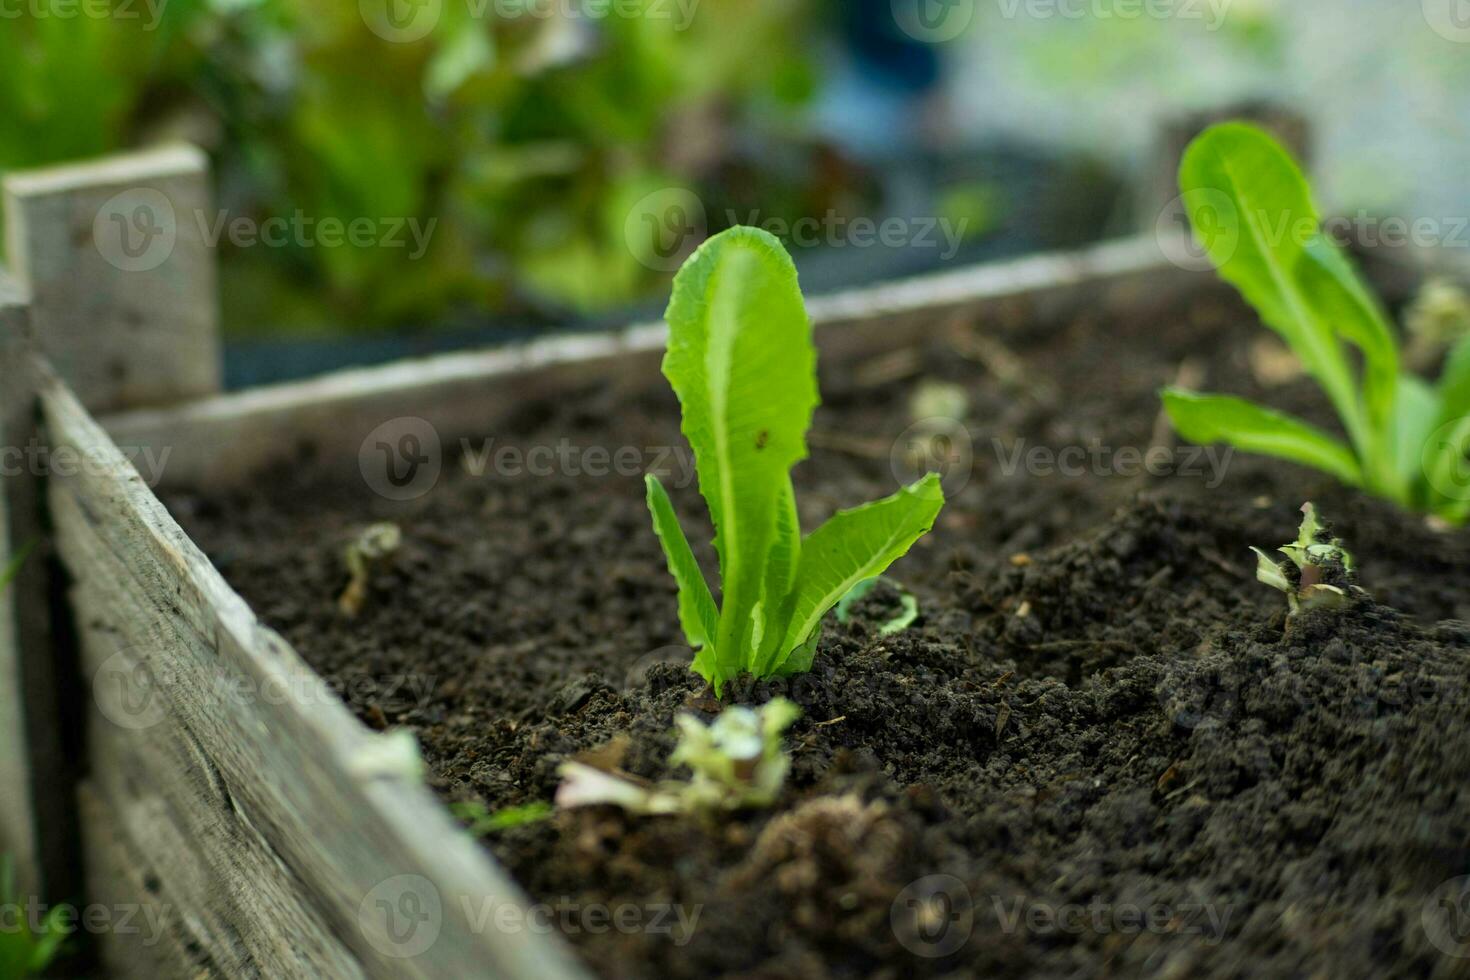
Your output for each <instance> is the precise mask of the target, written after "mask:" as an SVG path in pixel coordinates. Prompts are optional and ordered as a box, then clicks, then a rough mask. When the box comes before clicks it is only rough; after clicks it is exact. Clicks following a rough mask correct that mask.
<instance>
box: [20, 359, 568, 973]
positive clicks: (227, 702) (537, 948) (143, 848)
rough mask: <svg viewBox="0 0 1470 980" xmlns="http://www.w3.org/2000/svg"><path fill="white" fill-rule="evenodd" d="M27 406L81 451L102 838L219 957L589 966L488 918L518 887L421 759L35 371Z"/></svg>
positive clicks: (366, 964)
mask: <svg viewBox="0 0 1470 980" xmlns="http://www.w3.org/2000/svg"><path fill="white" fill-rule="evenodd" d="M39 370H40V371H41V373H42V374H43V375H44V373H45V370H44V367H42V368H40V369H39ZM41 400H42V405H43V408H44V413H45V419H46V423H47V427H48V431H49V432H50V435H51V438H52V441H53V443H54V445H55V446H56V447H58V448H61V447H65V448H67V449H69V450H70V451H71V452H73V453H74V454H75V455H76V457H77V458H78V459H80V460H84V461H85V463H84V465H79V466H77V467H75V468H73V469H70V470H69V471H68V472H67V473H66V474H64V475H62V474H57V475H55V476H53V478H52V480H51V483H50V487H49V495H50V500H51V505H52V511H53V514H54V515H55V521H56V530H57V540H58V546H59V548H60V551H61V555H62V557H63V560H64V561H65V563H66V566H67V567H68V568H69V569H70V571H71V573H72V575H73V577H74V579H75V583H76V584H75V586H74V588H73V592H72V596H73V602H74V608H75V611H76V617H77V620H78V623H79V624H80V626H81V629H82V636H83V646H84V649H85V651H86V653H85V655H86V658H87V662H88V664H89V666H91V667H93V668H94V671H95V672H94V674H93V690H94V697H95V699H96V704H97V710H98V712H99V713H100V714H101V716H102V718H101V719H100V721H99V723H97V724H96V725H94V727H93V744H92V754H93V758H94V762H97V763H99V764H102V765H104V766H105V768H107V769H108V770H109V772H108V773H107V774H106V776H105V777H103V775H102V774H101V773H99V778H98V780H97V782H96V784H95V788H96V790H97V792H98V794H99V795H100V798H101V799H102V800H103V802H104V804H105V805H106V806H107V807H109V808H116V809H119V810H120V811H121V812H120V815H119V816H120V818H119V819H116V820H115V821H114V823H115V827H114V828H113V831H112V833H113V835H114V837H117V838H120V839H121V841H122V845H118V844H117V842H116V841H114V842H113V843H112V844H111V845H107V846H110V847H111V848H112V851H114V852H115V851H116V850H117V847H118V846H125V847H126V848H128V849H129V856H128V857H127V860H128V861H129V862H130V865H131V866H134V867H135V868H142V869H144V870H146V871H147V873H148V874H150V875H153V876H155V877H156V878H157V885H158V889H157V890H158V891H159V894H161V895H169V896H173V898H174V900H176V901H177V904H178V907H179V908H180V909H182V910H184V913H185V914H186V916H188V918H187V921H186V922H185V928H186V930H187V933H188V941H189V942H191V943H194V944H197V945H198V946H199V947H200V948H201V949H202V950H203V951H204V952H205V953H206V954H207V960H208V962H209V963H210V964H212V965H213V968H216V969H220V970H222V971H224V973H225V974H227V975H231V976H266V977H316V976H323V975H326V976H338V975H341V976H348V977H351V976H355V975H358V973H359V972H360V974H361V975H364V976H369V977H392V978H411V977H422V978H438V977H456V978H474V977H502V978H526V980H532V978H535V980H547V978H549V980H556V978H562V977H567V978H570V977H579V976H581V972H580V970H579V969H578V968H577V966H576V965H575V963H574V962H573V961H572V960H571V958H570V956H569V954H568V953H567V952H566V950H565V949H564V947H563V945H562V944H561V942H560V941H559V940H557V939H556V938H554V937H550V936H546V935H541V934H538V933H533V932H529V931H527V930H525V929H505V930H502V929H497V928H496V927H495V920H494V918H493V916H491V917H489V918H484V919H482V918H481V916H482V914H483V913H484V912H485V911H486V910H487V909H491V910H493V908H495V907H496V906H497V905H500V904H504V903H513V904H518V905H519V904H524V901H525V900H524V897H523V895H522V894H521V892H520V891H519V890H518V889H517V888H516V887H515V886H514V884H512V883H511V882H510V881H509V880H508V879H507V878H506V877H505V876H504V875H503V874H502V873H501V872H500V871H499V870H498V869H496V868H495V867H494V866H493V864H492V862H491V861H490V860H489V858H488V857H487V856H486V854H485V853H484V851H483V850H482V849H481V848H480V847H479V845H478V844H476V843H475V842H474V841H473V840H471V839H470V838H468V837H467V836H466V835H465V834H464V833H463V832H462V831H460V830H459V829H458V827H457V826H456V825H455V823H454V822H453V821H452V819H451V818H450V817H449V815H448V813H447V812H446V811H445V810H444V808H443V807H442V806H441V805H440V804H439V803H438V802H437V801H436V800H435V799H434V798H433V796H432V795H431V794H430V793H429V791H428V790H427V789H426V788H425V787H424V786H423V785H422V783H421V781H420V778H419V776H418V774H417V772H415V771H413V766H412V763H414V762H416V761H417V759H416V756H414V757H411V758H405V757H404V755H403V753H401V752H398V751H396V749H395V746H396V745H397V744H398V743H397V742H396V741H395V740H392V739H390V737H389V736H385V735H380V734H377V733H374V732H370V731H369V730H368V729H366V728H365V727H363V726H362V725H361V724H359V723H358V722H357V721H356V720H355V719H354V718H353V717H352V716H351V715H350V714H349V712H348V711H347V709H346V707H345V706H344V705H343V704H342V703H341V702H340V701H339V700H338V699H337V697H336V696H335V695H334V694H333V693H332V692H331V691H329V690H328V688H327V686H326V685H325V683H324V682H323V681H322V680H321V679H320V678H319V677H317V676H316V675H315V674H313V673H312V672H311V671H310V670H309V669H308V668H307V667H306V665H305V664H304V663H303V662H302V661H301V659H300V658H299V656H298V655H297V654H296V653H295V652H294V651H293V650H292V649H291V648H290V647H289V646H288V645H287V644H286V642H285V641H284V640H282V639H281V638H280V637H279V636H278V635H277V634H275V633H273V632H272V631H270V630H268V629H266V628H265V627H264V626H262V625H261V624H260V623H259V622H257V621H256V619H255V617H254V615H253V614H252V613H251V612H250V610H249V608H248V607H247V606H246V605H245V602H244V601H243V600H242V599H240V598H239V596H237V595H236V594H235V593H234V592H232V591H231V590H230V589H229V587H228V586H227V585H226V584H225V582H224V581H223V580H222V579H221V578H220V576H219V575H218V573H217V572H216V571H215V570H214V569H213V568H212V567H211V566H210V565H209V563H208V562H207V561H206V560H205V558H204V556H203V555H202V554H201V553H200V552H199V551H198V549H197V548H196V547H195V546H194V545H193V544H192V543H191V542H190V541H189V540H188V538H187V537H186V536H185V534H184V532H183V531H182V530H181V529H180V528H179V527H178V525H177V524H176V523H174V521H173V520H172V519H171V518H170V517H169V516H168V514H167V513H166V511H165V510H164V508H163V507H162V505H161V504H159V502H158V501H157V500H156V499H155V498H154V497H153V495H152V494H151V493H150V492H149V491H148V488H147V487H146V486H145V485H144V484H143V481H142V479H141V478H140V477H139V476H138V474H137V472H136V471H135V470H134V469H133V468H132V467H131V466H130V465H129V464H128V463H127V461H126V460H125V459H124V458H123V456H122V455H121V453H119V452H118V450H117V449H116V447H114V446H113V444H112V443H111V441H110V440H109V439H108V438H107V436H106V435H105V434H104V433H103V432H102V430H101V429H100V428H99V427H98V426H97V424H96V423H95V422H94V421H93V420H92V419H91V418H90V416H88V414H87V413H86V412H85V410H84V409H82V407H81V406H80V405H79V404H78V402H77V401H76V399H75V397H74V396H73V395H72V394H71V393H70V391H69V390H68V389H67V387H66V386H65V385H64V384H63V383H61V382H60V381H59V380H57V379H56V378H54V377H51V378H45V379H43V381H42V383H41ZM105 722H111V723H112V724H111V725H108V724H105ZM130 778H131V785H130V782H129V781H130ZM84 832H85V833H86V834H88V835H89V836H90V835H92V834H93V832H94V829H93V828H91V827H84ZM389 913H392V914H391V916H390V914H389ZM277 930H285V931H284V932H281V933H278V932H276V931H277ZM426 939H428V940H431V941H429V942H427V944H425V940H426ZM237 971H243V972H237Z"/></svg>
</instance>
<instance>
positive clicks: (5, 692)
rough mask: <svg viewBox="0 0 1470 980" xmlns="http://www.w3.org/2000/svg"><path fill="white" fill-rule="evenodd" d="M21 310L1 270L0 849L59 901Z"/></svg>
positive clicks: (67, 869)
mask: <svg viewBox="0 0 1470 980" xmlns="http://www.w3.org/2000/svg"><path fill="white" fill-rule="evenodd" d="M27 314H28V307H27V303H26V301H25V297H24V295H23V292H22V290H21V289H20V287H19V286H18V285H17V284H16V283H15V281H14V280H12V279H10V278H9V277H8V276H6V275H5V273H4V271H3V270H0V379H3V381H0V472H3V477H0V566H3V565H5V564H8V563H9V561H10V559H11V558H12V557H15V556H19V555H21V554H22V553H24V554H25V556H26V557H25V561H24V563H23V564H22V565H21V566H20V568H19V571H18V573H17V575H16V578H15V580H14V581H13V582H11V583H10V585H9V587H7V588H6V589H4V591H3V592H0V745H3V746H4V751H0V850H3V851H5V852H7V853H9V854H10V855H12V857H13V858H14V860H15V864H16V869H17V883H18V884H19V886H20V888H21V891H22V892H23V893H24V894H32V895H45V896H49V897H51V898H60V897H64V896H68V895H74V894H75V889H76V887H77V886H78V885H79V884H80V880H79V877H78V872H77V868H76V860H75V844H74V841H75V834H76V818H75V807H74V805H73V804H72V800H71V784H72V782H73V781H74V780H75V778H76V771H77V766H78V760H77V758H76V755H77V753H76V752H74V751H69V749H71V748H73V747H72V746H68V745H67V744H66V739H65V736H66V734H67V728H66V726H65V725H64V724H62V718H63V711H62V704H61V700H62V699H61V694H60V691H59V684H60V682H61V675H62V674H63V673H64V672H65V671H66V666H67V664H66V657H65V655H64V653H63V652H62V651H61V649H60V645H59V644H58V643H57V642H56V638H55V635H54V630H53V623H52V618H51V606H52V596H51V593H52V591H53V588H54V583H53V581H52V578H53V576H52V572H53V568H54V562H53V561H52V551H51V547H50V543H49V541H48V540H47V539H46V535H45V533H44V529H45V519H44V514H43V513H42V508H43V501H42V489H41V487H42V481H43V479H44V476H45V472H46V469H47V468H48V466H49V461H50V457H49V456H48V455H47V454H45V453H44V452H43V451H40V448H41V447H42V443H41V441H40V439H39V436H38V429H37V424H36V408H37V406H36V399H35V386H34V383H33V378H32V375H31V372H30V369H29V365H30V363H31V345H30V335H29V330H28V324H27Z"/></svg>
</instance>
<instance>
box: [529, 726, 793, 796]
mask: <svg viewBox="0 0 1470 980" xmlns="http://www.w3.org/2000/svg"><path fill="white" fill-rule="evenodd" d="M800 716H801V709H800V708H798V707H797V706H796V705H795V704H792V703H791V702H790V701H788V700H786V699H785V698H774V699H772V700H771V701H769V702H767V703H766V704H765V705H763V706H762V707H760V708H759V709H751V708H745V707H738V706H737V707H730V708H726V709H725V710H724V711H722V712H721V713H720V716H719V717H718V718H716V719H715V720H714V723H713V724H710V725H706V724H704V722H702V721H700V720H699V719H698V718H696V717H694V716H693V715H680V716H678V717H677V718H676V719H675V723H676V724H677V725H678V726H679V744H678V745H677V746H676V747H675V748H674V751H673V754H672V755H670V756H669V761H670V762H671V763H673V764H674V765H685V766H688V767H689V769H690V770H691V771H692V773H693V777H692V778H691V779H689V780H688V781H687V782H682V781H678V780H666V781H664V782H661V783H659V784H658V785H657V786H652V787H649V786H645V785H643V784H641V783H638V782H634V781H633V779H632V778H630V777H626V776H622V775H615V774H613V773H609V772H604V771H603V770H601V769H596V768H593V767H592V766H589V765H586V764H585V763H581V762H566V763H563V764H562V766H561V768H560V769H559V770H558V772H559V773H560V775H561V777H562V784H561V786H560V788H558V789H557V791H556V805H557V806H559V807H565V808H571V807H579V806H600V805H611V806H616V807H621V808H622V809H624V810H627V811H628V812H629V813H636V814H643V815H657V814H670V813H710V812H714V811H718V810H740V809H746V808H750V807H767V806H770V805H771V804H772V803H774V802H776V797H778V796H779V795H780V794H781V785H782V783H784V782H785V781H786V773H787V771H788V770H789V769H790V768H791V758H790V756H789V755H787V753H786V752H785V750H784V749H783V748H782V747H781V736H782V734H783V733H784V732H785V731H786V729H788V728H790V727H791V724H792V722H794V721H796V719H797V718H798V717H800Z"/></svg>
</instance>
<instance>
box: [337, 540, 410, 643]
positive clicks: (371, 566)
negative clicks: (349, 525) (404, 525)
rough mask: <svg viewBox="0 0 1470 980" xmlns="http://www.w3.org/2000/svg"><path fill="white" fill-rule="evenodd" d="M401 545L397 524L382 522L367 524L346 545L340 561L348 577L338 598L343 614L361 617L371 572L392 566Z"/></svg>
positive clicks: (350, 616)
mask: <svg viewBox="0 0 1470 980" xmlns="http://www.w3.org/2000/svg"><path fill="white" fill-rule="evenodd" d="M402 544H403V532H402V531H401V530H399V528H398V525H397V524H391V523H388V522H384V523H382V524H373V525H370V526H369V527H367V528H366V529H364V530H363V532H362V533H361V534H359V535H358V536H357V537H356V538H355V539H354V540H353V542H352V543H351V544H349V545H348V546H347V550H346V551H344V552H343V554H342V560H343V561H344V562H346V564H347V574H348V575H349V576H350V578H349V580H348V582H347V588H346V590H345V591H343V593H342V595H341V597H339V598H338V599H337V608H338V609H340V610H342V615H344V616H346V617H347V618H348V619H356V618H357V617H358V616H360V615H361V614H362V608H363V606H364V605H365V604H366V603H367V596H368V586H369V585H370V584H371V583H372V579H373V573H374V572H376V571H378V570H380V569H383V568H386V567H387V566H388V565H389V564H391V563H392V561H393V556H394V555H396V554H397V553H398V548H399V546H400V545H402Z"/></svg>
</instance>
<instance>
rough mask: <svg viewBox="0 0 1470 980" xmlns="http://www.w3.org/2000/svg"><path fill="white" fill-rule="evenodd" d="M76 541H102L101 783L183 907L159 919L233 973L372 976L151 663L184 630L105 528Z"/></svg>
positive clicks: (95, 751) (142, 861)
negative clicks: (133, 585)
mask: <svg viewBox="0 0 1470 980" xmlns="http://www.w3.org/2000/svg"><path fill="white" fill-rule="evenodd" d="M74 517H80V515H68V516H67V517H66V518H65V519H66V520H67V521H68V522H69V523H71V522H72V521H73V518H74ZM77 545H78V546H79V547H91V548H92V549H93V550H91V551H90V552H89V555H90V559H89V562H88V565H87V575H86V577H85V578H84V579H81V580H79V581H78V583H77V585H76V587H75V588H74V589H73V593H72V596H73V602H74V607H75V609H76V610H77V616H78V620H79V623H80V632H81V649H82V653H83V661H82V666H83V670H84V672H85V674H86V676H88V677H92V678H94V679H95V684H94V697H95V700H94V710H93V712H92V717H91V719H90V725H89V730H90V733H91V734H90V739H89V743H90V753H89V760H90V762H91V771H92V773H93V779H92V783H93V786H94V787H95V792H96V794H97V796H98V797H99V799H101V800H102V801H103V803H104V804H105V805H106V806H107V808H108V810H109V812H110V813H111V820H112V822H113V824H114V825H115V826H116V827H117V829H118V833H121V834H124V835H126V837H127V839H128V841H129V842H130V844H131V847H130V848H129V850H130V853H131V855H132V859H133V861H134V862H135V863H136V864H137V866H138V867H137V869H136V871H143V872H146V877H147V879H148V880H149V881H151V882H152V883H153V885H154V890H155V891H157V892H161V893H163V894H165V895H166V896H167V898H166V900H164V901H162V902H159V903H157V904H158V905H159V906H160V907H165V906H166V907H169V908H171V909H174V910H177V911H175V913H174V914H172V915H166V916H164V917H163V919H162V921H163V922H164V924H165V925H166V926H168V927H169V929H170V930H182V931H183V932H184V934H185V935H184V937H183V938H184V939H185V940H186V941H187V942H186V944H189V945H192V946H196V947H198V948H199V949H201V950H206V951H208V953H209V959H210V961H211V962H212V963H213V964H214V966H215V967H216V968H218V969H220V970H222V971H223V973H224V975H226V976H229V977H246V976H262V977H288V976H313V975H314V976H326V977H341V978H343V980H352V978H356V977H361V976H363V972H362V969H361V968H360V967H359V966H358V964H357V960H356V957H355V956H353V954H352V953H351V952H350V951H349V950H348V949H347V948H346V947H345V946H344V945H343V944H342V943H341V942H340V941H339V940H338V939H337V938H336V937H335V936H334V935H333V934H332V930H331V927H330V925H329V923H328V922H327V921H326V920H325V919H324V918H323V917H322V916H321V914H320V913H319V911H318V910H317V909H316V908H314V907H312V906H311V905H310V904H309V903H308V902H307V901H306V896H307V891H306V889H305V888H303V887H302V884H301V882H300V881H299V879H297V878H296V876H295V875H294V874H293V873H292V872H291V870H290V868H289V867H287V865H286V863H285V862H284V861H283V860H282V859H281V857H280V856H279V855H278V854H276V853H275V851H274V849H273V848H272V847H271V846H270V843H269V842H268V841H267V840H266V839H265V838H264V837H263V836H262V835H261V834H260V832H259V831H258V830H257V829H256V828H255V826H254V823H253V822H252V821H251V819H250V817H249V814H248V813H247V812H245V810H244V808H243V807H242V806H241V805H240V804H239V803H238V802H237V801H236V799H235V797H234V794H233V793H231V791H230V786H229V783H228V781H227V780H226V779H225V778H224V776H223V774H222V773H221V772H220V771H219V770H218V769H217V768H216V767H215V766H214V764H213V762H212V761H211V759H210V757H209V754H208V752H207V751H206V750H205V748H204V746H203V743H202V742H201V741H200V739H199V738H198V737H197V736H195V735H194V733H193V731H192V730H191V729H190V727H189V724H188V722H187V721H186V719H184V718H182V717H180V715H179V714H178V713H177V712H176V711H175V710H174V709H173V708H172V706H171V701H170V697H169V694H170V693H171V692H170V691H169V687H170V686H171V685H169V683H168V679H167V678H158V677H155V676H154V675H153V673H152V669H151V667H150V663H151V662H155V661H159V660H171V659H173V658H174V657H177V656H185V655H187V654H183V653H180V652H178V651H177V650H175V649H173V648H174V646H176V645H177V644H178V643H181V642H185V641H184V639H183V638H182V637H180V636H178V635H177V633H176V631H175V629H174V626H173V624H172V623H170V622H169V621H168V620H167V618H166V617H163V616H161V615H160V613H159V611H158V610H157V609H153V608H149V607H148V606H147V605H145V604H143V603H141V602H139V601H138V599H137V597H136V596H134V595H133V594H131V593H130V591H129V589H128V585H129V584H130V582H131V578H130V576H128V574H127V570H126V569H123V568H119V567H118V566H117V564H116V557H115V556H113V555H112V554H111V553H110V552H108V551H106V550H105V549H99V548H96V545H97V542H96V541H95V540H92V541H85V540H82V541H78V542H77ZM224 694H225V691H224V690H221V691H220V692H216V696H224ZM182 910H187V915H184V914H183V913H182ZM148 939H149V937H147V936H142V935H138V934H133V940H134V941H136V942H145V941H148ZM117 941H118V943H119V944H124V943H126V941H127V937H119V938H118V940H117Z"/></svg>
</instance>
